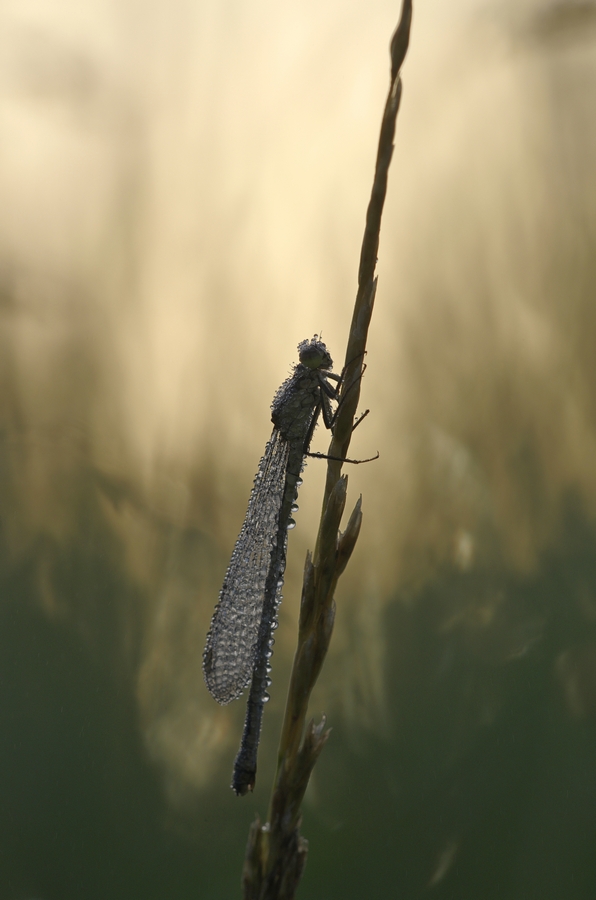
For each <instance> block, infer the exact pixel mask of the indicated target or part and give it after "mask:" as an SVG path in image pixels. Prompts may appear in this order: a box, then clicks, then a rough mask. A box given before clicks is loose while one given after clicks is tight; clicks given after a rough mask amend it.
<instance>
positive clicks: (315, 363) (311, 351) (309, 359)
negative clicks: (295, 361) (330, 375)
mask: <svg viewBox="0 0 596 900" xmlns="http://www.w3.org/2000/svg"><path fill="white" fill-rule="evenodd" d="M298 354H299V359H300V362H301V363H302V365H303V366H307V367H308V368H309V369H330V368H331V366H332V365H333V362H332V360H331V357H330V356H329V354H328V353H327V347H326V346H325V344H324V343H323V342H322V341H318V340H316V338H313V340H312V341H302V343H301V344H299V345H298Z"/></svg>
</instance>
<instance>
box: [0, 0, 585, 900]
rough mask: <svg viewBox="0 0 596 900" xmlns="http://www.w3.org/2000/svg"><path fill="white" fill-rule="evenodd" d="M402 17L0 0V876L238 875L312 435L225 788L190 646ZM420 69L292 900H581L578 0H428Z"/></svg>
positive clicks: (355, 178) (86, 899) (370, 125)
mask: <svg viewBox="0 0 596 900" xmlns="http://www.w3.org/2000/svg"><path fill="white" fill-rule="evenodd" d="M398 12H399V10H398V5H397V4H395V3H389V2H387V0H369V2H367V3H356V2H353V0H349V2H342V3H340V2H337V0H331V2H328V3H325V4H320V3H318V2H314V0H305V2H302V3H297V2H290V3H274V2H272V0H247V2H245V3H239V2H237V0H232V2H230V3H221V2H218V0H202V2H200V3H190V2H187V0H171V2H169V3H163V2H160V3H156V4H151V5H150V4H142V3H136V2H133V0H120V2H119V3H115V2H110V0H88V2H86V3H83V4H81V3H74V2H71V0H55V2H54V3H52V4H47V3H43V2H40V0H18V2H16V0H7V2H6V3H4V4H3V6H2V9H1V10H0V586H1V590H0V900H137V898H138V900H166V898H167V900H187V898H188V900H190V898H193V900H196V898H205V900H211V898H213V900H219V898H227V897H234V896H239V895H240V888H239V879H240V870H241V864H242V857H243V852H244V846H245V841H246V833H247V828H248V825H249V823H250V821H251V820H252V819H253V817H254V814H255V811H259V812H260V813H261V815H264V814H265V813H266V808H267V802H268V794H269V788H270V783H271V778H272V775H273V764H274V757H275V751H276V742H277V735H278V732H279V726H280V719H281V715H282V711H283V703H284V694H285V686H286V684H287V676H288V672H289V666H290V661H291V654H292V650H293V646H294V641H295V624H296V618H297V609H298V600H299V592H300V576H301V569H302V565H303V560H304V555H305V552H306V549H307V548H308V547H312V546H313V543H314V537H315V525H316V520H317V517H318V512H319V504H320V497H321V488H322V481H323V476H324V471H323V469H324V464H322V463H318V462H317V461H316V460H312V461H311V462H310V463H309V465H308V467H307V470H306V473H305V476H304V485H303V487H302V489H301V492H300V498H299V503H300V513H299V514H298V527H297V528H296V529H295V530H294V531H293V532H292V534H291V537H290V555H289V560H288V572H287V579H286V587H285V590H284V594H285V600H284V604H283V607H282V612H281V623H280V628H279V629H278V631H277V633H276V653H275V656H274V659H273V664H274V669H273V679H274V680H273V685H272V688H271V693H272V700H271V703H269V704H268V707H267V716H266V723H265V729H264V735H263V743H262V748H261V753H260V764H259V775H258V783H257V790H256V792H255V794H254V796H252V797H250V798H246V799H244V800H238V799H236V798H235V797H233V795H232V793H231V791H230V790H229V788H228V784H229V780H230V773H231V764H232V760H233V757H234V754H235V752H236V748H237V743H238V740H239V735H240V730H241V724H242V717H243V704H242V703H237V704H233V705H232V707H227V708H224V709H222V708H219V707H217V705H216V704H215V703H214V702H213V701H212V700H211V698H210V697H209V695H208V694H207V692H206V689H205V687H204V684H203V680H202V674H201V654H202V648H203V644H204V638H205V633H206V630H207V627H208V623H209V619H210V616H211V612H212V609H213V605H214V603H215V600H216V598H217V594H218V590H219V587H220V585H221V581H222V578H223V574H224V572H225V568H226V565H227V562H228V559H229V556H230V553H231V550H232V547H233V543H234V540H235V537H236V535H237V532H238V530H239V527H240V524H241V522H242V518H243V515H244V511H245V507H246V502H247V499H248V494H249V491H250V487H251V483H252V477H253V475H254V472H255V471H256V467H257V463H258V459H259V456H260V454H261V452H262V449H263V447H264V444H265V441H266V440H267V438H268V436H269V433H270V427H271V426H270V421H269V404H270V402H271V398H272V396H273V393H274V391H275V389H276V388H277V386H278V385H279V384H280V383H281V381H282V380H283V379H284V378H285V377H286V375H287V373H288V370H289V366H290V364H291V363H292V362H293V361H295V359H296V344H297V343H298V342H299V341H300V340H302V339H303V338H305V337H310V336H312V334H314V333H315V332H316V333H319V334H320V333H321V332H322V334H323V338H324V340H325V341H326V343H327V345H328V347H329V349H330V351H331V353H332V355H333V356H334V358H335V361H336V366H335V368H336V370H339V369H341V364H342V355H343V348H344V346H345V340H346V335H347V329H348V326H349V320H350V315H351V306H352V302H353V297H354V293H355V282H356V270H357V262H358V252H359V246H360V240H361V235H362V229H363V223H364V213H365V208H366V203H367V199H368V191H369V188H370V184H371V179H372V166H373V161H374V152H375V147H376V140H377V133H378V125H379V121H380V115H381V111H382V105H383V102H384V97H385V91H386V87H387V78H388V55H387V46H388V42H389V38H390V36H391V33H392V30H393V28H394V26H395V23H396V21H397V17H398ZM403 78H404V97H403V102H402V109H401V112H400V116H399V119H398V129H397V143H396V150H395V155H394V161H393V167H392V171H391V176H390V191H389V196H388V202H387V208H386V214H385V220H384V227H383V232H382V241H381V247H380V260H379V276H380V282H379V291H378V294H377V302H376V309H375V314H374V317H373V324H372V329H371V335H370V342H369V353H368V357H367V364H368V368H367V372H366V376H365V379H364V383H363V404H364V405H365V406H367V407H370V409H371V415H370V416H369V417H368V419H367V420H366V422H365V423H364V424H363V425H362V427H361V428H359V429H358V431H357V432H356V435H355V437H354V442H353V445H352V451H353V455H355V456H370V455H373V454H374V452H375V451H376V450H377V449H378V450H379V451H380V454H381V455H380V459H379V461H378V462H376V463H374V464H370V465H368V466H361V467H358V468H357V469H355V470H354V471H351V472H350V473H349V477H350V484H349V491H350V497H351V500H352V503H353V502H355V500H356V498H357V497H358V495H359V494H360V493H362V494H363V504H364V516H365V518H364V525H363V531H362V535H361V538H360V542H359V546H358V548H357V551H356V553H355V555H354V558H353V560H352V561H351V563H350V566H349V568H348V570H347V572H346V574H345V576H344V577H343V579H342V582H341V584H340V589H339V591H338V594H337V597H336V599H337V605H338V614H337V619H336V633H335V635H334V640H333V643H332V650H331V653H330V657H329V659H328V662H327V664H326V667H325V669H324V671H323V674H322V677H321V680H320V684H319V686H318V688H317V691H316V694H315V697H314V699H313V714H316V715H320V713H321V712H322V711H325V712H326V713H327V715H328V718H329V722H330V724H331V725H332V727H333V732H332V736H331V739H330V741H329V743H328V745H327V747H326V749H325V751H324V754H323V756H322V758H321V760H320V763H319V765H318V767H317V770H316V771H315V775H314V778H313V781H312V784H311V786H310V788H309V793H308V795H307V799H306V803H305V809H304V824H303V832H304V834H305V835H306V837H307V838H308V839H309V840H310V855H309V860H308V864H307V870H306V874H305V878H304V882H303V885H302V887H301V893H300V896H301V897H302V898H304V900H339V898H341V900H352V898H363V897H366V898H369V900H386V898H393V897H399V898H403V900H418V898H420V900H422V898H424V897H427V896H428V897H436V898H440V900H447V898H449V900H451V898H452V900H479V898H482V900H532V898H540V900H593V898H594V897H595V896H596V854H595V852H594V848H595V846H596V721H595V719H596V355H595V353H594V345H595V341H596V290H595V288H596V116H595V115H594V111H595V110H596V4H594V3H592V2H588V0H581V2H580V0H558V2H555V0H524V2H520V0H518V2H517V3H513V2H511V3H509V2H507V0H500V2H499V0H492V2H489V0H454V2H453V3H445V2H442V0H418V2H417V3H416V7H415V18H414V24H413V32H412V42H411V50H410V53H409V56H408V59H407V61H406V64H405V67H404V73H403ZM321 432H322V428H321V429H319V431H318V432H317V435H316V440H315V444H316V449H321V450H324V449H325V446H326V443H325V442H326V437H325V436H324V435H323V434H322V433H321Z"/></svg>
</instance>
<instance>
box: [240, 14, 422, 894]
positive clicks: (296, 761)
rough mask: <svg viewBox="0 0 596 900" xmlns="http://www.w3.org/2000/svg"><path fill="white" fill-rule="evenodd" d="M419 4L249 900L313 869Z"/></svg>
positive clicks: (399, 58)
mask: <svg viewBox="0 0 596 900" xmlns="http://www.w3.org/2000/svg"><path fill="white" fill-rule="evenodd" d="M411 20H412V0H403V4H402V10H401V16H400V20H399V24H398V26H397V29H396V31H395V34H394V35H393V38H392V40H391V84H390V88H389V94H388V97H387V102H386V104H385V110H384V113H383V121H382V124H381V134H380V138H379V146H378V151H377V162H376V168H375V176H374V180H373V187H372V193H371V198H370V202H369V205H368V210H367V214H366V227H365V231H364V238H363V241H362V251H361V254H360V266H359V270H358V292H357V295H356V301H355V304H354V313H353V316H352V324H351V327H350V334H349V338H348V347H347V350H346V361H345V366H344V372H343V379H342V384H341V390H340V402H339V407H338V414H337V419H336V421H335V424H334V428H333V437H332V440H331V444H330V447H329V454H328V456H329V459H328V463H327V480H326V484H325V495H324V500H323V512H322V515H321V523H320V526H319V534H318V537H317V542H316V546H315V552H314V555H313V556H311V554H310V553H308V554H307V557H306V565H305V571H304V585H303V588H302V601H301V608H300V623H299V629H298V648H297V650H296V656H295V659H294V665H293V669H292V675H291V679H290V687H289V691H288V699H287V704H286V711H285V718H284V724H283V728H282V733H281V740H280V746H279V755H278V768H277V775H276V779H275V785H274V788H273V793H272V796H271V805H270V808H269V819H268V822H267V823H266V824H265V825H261V823H260V821H259V819H258V818H257V819H256V821H255V822H254V823H253V824H252V826H251V829H250V833H249V839H248V846H247V849H246V858H245V863H244V870H243V877H242V885H243V892H244V900H292V898H293V897H294V896H295V893H296V889H297V887H298V883H299V881H300V878H301V876H302V871H303V869H304V865H305V863H306V856H307V852H308V844H307V842H306V840H305V839H304V838H303V837H302V836H301V835H300V822H301V812H300V808H301V805H302V800H303V797H304V792H305V791H306V787H307V785H308V781H309V778H310V774H311V772H312V770H313V767H314V765H315V763H316V761H317V759H318V757H319V754H320V753H321V751H322V749H323V747H324V746H325V743H326V741H327V738H328V737H329V734H330V731H329V729H326V728H325V725H326V722H325V718H324V717H323V719H322V720H321V722H320V723H319V724H318V725H315V723H314V721H313V720H311V721H310V722H309V723H308V725H306V727H305V722H306V713H307V709H308V702H309V698H310V694H311V691H312V689H313V687H314V684H315V682H316V680H317V678H318V675H319V672H320V671H321V667H322V665H323V661H324V659H325V656H326V654H327V649H328V647H329V641H330V639H331V633H332V631H333V622H334V618H335V602H334V599H333V596H334V593H335V588H336V585H337V581H338V578H339V576H340V575H341V574H342V572H343V571H344V569H345V568H346V566H347V564H348V560H349V559H350V556H351V554H352V551H353V549H354V547H355V545H356V541H357V539H358V534H359V533H360V526H361V523H362V511H361V506H362V503H361V498H360V499H359V500H358V501H357V503H356V506H355V507H354V510H353V512H352V515H351V516H350V519H349V521H348V525H347V527H346V530H345V531H344V532H343V533H342V532H341V531H340V530H339V525H340V522H341V518H342V515H343V511H344V507H345V504H346V495H347V484H348V479H347V476H345V475H342V474H341V470H342V465H343V462H342V460H344V459H346V457H347V453H348V448H349V446H350V439H351V436H352V431H353V428H354V416H355V413H356V409H357V407H358V401H359V398H360V381H361V378H362V371H363V366H364V355H365V352H366V339H367V336H368V328H369V325H370V320H371V316H372V311H373V305H374V300H375V293H376V288H377V279H376V276H375V269H376V264H377V253H378V249H379V234H380V230H381V216H382V213H383V206H384V203H385V195H386V192H387V176H388V172H389V166H390V164H391V157H392V155H393V139H394V136H395V121H396V118H397V113H398V110H399V104H400V99H401V78H400V74H399V73H400V69H401V66H402V63H403V61H404V58H405V55H406V52H407V49H408V42H409V36H410V24H411Z"/></svg>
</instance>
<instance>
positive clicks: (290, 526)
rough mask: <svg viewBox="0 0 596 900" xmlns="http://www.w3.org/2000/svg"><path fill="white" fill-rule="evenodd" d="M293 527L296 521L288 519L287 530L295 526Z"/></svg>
mask: <svg viewBox="0 0 596 900" xmlns="http://www.w3.org/2000/svg"><path fill="white" fill-rule="evenodd" d="M295 527H296V523H295V522H294V520H293V519H288V531H291V530H292V528H295Z"/></svg>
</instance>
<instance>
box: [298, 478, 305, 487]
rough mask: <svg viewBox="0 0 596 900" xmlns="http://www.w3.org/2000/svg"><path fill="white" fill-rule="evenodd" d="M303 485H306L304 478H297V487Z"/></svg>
mask: <svg viewBox="0 0 596 900" xmlns="http://www.w3.org/2000/svg"><path fill="white" fill-rule="evenodd" d="M303 484H304V482H303V480H302V478H297V479H296V485H297V487H301V486H302V485H303Z"/></svg>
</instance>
